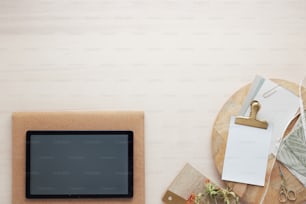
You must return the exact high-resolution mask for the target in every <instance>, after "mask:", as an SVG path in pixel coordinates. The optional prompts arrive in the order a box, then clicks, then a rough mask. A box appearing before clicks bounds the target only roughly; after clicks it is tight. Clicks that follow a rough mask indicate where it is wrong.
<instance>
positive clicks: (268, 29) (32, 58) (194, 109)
mask: <svg viewBox="0 0 306 204" xmlns="http://www.w3.org/2000/svg"><path fill="white" fill-rule="evenodd" d="M305 10H306V1H304V0H294V1H272V0H265V1H262V0H249V1H245V0H213V1H210V0H190V1H183V0H176V1H174V0H27V1H17V0H1V1H0V94H1V95H0V166H1V168H0V180H1V182H0V202H1V203H5V204H9V203H11V196H12V194H11V192H12V191H11V184H12V183H11V175H12V173H11V172H12V167H11V161H12V154H11V152H12V147H11V144H12V142H11V137H12V136H11V113H12V112H15V111H72V110H77V111H94V110H99V111H103V110H143V111H144V112H145V137H146V138H145V153H146V155H145V160H146V162H145V163H146V189H145V191H146V204H160V203H162V201H161V197H162V195H163V193H164V192H165V190H166V188H167V187H168V186H169V184H170V183H171V181H172V180H173V179H174V177H175V176H176V175H177V174H178V172H179V171H180V170H181V169H182V168H183V166H184V165H185V163H186V162H190V163H191V164H192V165H193V166H195V167H196V168H197V169H199V170H200V171H201V172H202V173H204V174H205V175H207V176H208V177H210V178H211V179H212V180H213V181H216V182H217V183H218V182H220V180H219V175H218V173H217V171H216V168H215V165H214V162H213V157H212V154H211V130H212V127H213V124H214V120H215V118H216V116H217V114H218V112H219V110H220V109H221V107H222V105H223V104H224V103H225V102H226V101H227V100H228V98H229V97H230V96H231V95H232V94H233V93H234V92H235V91H236V90H237V89H239V88H240V87H242V86H244V85H245V84H247V83H250V82H251V81H252V80H253V79H254V77H255V75H256V74H259V75H262V76H264V77H267V78H281V79H286V80H289V81H293V82H299V80H300V79H301V78H302V76H303V75H305V71H306V68H305V67H306V58H305V55H306V38H305V36H306V26H305V25H306V12H305Z"/></svg>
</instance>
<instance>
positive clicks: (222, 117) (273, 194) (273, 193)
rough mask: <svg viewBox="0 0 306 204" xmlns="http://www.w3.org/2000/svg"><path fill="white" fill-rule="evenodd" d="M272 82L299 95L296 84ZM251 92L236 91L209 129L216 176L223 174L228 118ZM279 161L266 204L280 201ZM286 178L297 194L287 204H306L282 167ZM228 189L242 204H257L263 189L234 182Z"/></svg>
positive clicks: (298, 185)
mask: <svg viewBox="0 0 306 204" xmlns="http://www.w3.org/2000/svg"><path fill="white" fill-rule="evenodd" d="M272 81H274V82H275V83H277V84H279V85H280V86H283V87H285V88H287V89H289V90H291V91H292V92H293V93H295V94H296V95H298V85H297V84H295V83H292V82H289V81H285V80H280V79H272ZM249 89H250V84H249V85H246V86H244V87H242V88H241V89H240V90H238V91H237V92H236V93H235V94H234V95H233V96H231V97H230V98H229V100H228V101H227V102H226V103H225V104H224V106H223V107H222V109H221V110H220V112H219V114H218V116H217V118H216V121H215V123H214V126H213V130H212V143H211V145H212V154H213V159H214V162H215V165H216V167H217V171H218V173H219V175H221V174H222V169H223V162H224V153H225V147H226V141H227V135H228V128H229V123H230V117H231V116H235V115H237V114H238V112H239V111H240V109H241V107H242V104H243V102H244V99H245V97H246V95H247V94H248V91H249ZM296 119H297V118H295V119H294V120H293V121H292V122H291V123H290V125H289V126H288V128H287V130H286V132H285V134H284V135H285V136H286V135H287V134H288V133H289V131H290V129H291V128H292V126H293V125H294V123H295V122H296ZM277 163H278V161H276V163H275V165H274V167H273V169H272V174H271V180H270V184H269V186H268V191H267V194H266V196H265V199H264V202H263V203H265V204H274V203H280V202H279V197H278V195H279V188H280V185H281V178H280V174H279V169H278V165H277ZM282 170H283V172H284V175H285V178H286V179H287V184H288V187H289V188H291V189H292V190H295V191H296V194H297V199H296V201H295V202H294V201H290V202H287V203H299V204H302V203H306V188H304V186H303V185H302V184H301V183H300V182H299V181H298V180H297V179H296V178H295V177H294V176H293V175H292V174H291V173H290V172H289V171H288V170H287V169H286V168H285V167H283V168H282ZM225 184H226V185H227V186H229V187H230V188H232V189H233V191H235V193H237V194H238V195H239V196H240V199H241V202H242V203H248V204H257V203H259V202H260V199H261V195H262V192H263V187H259V186H254V185H247V184H240V183H234V182H225Z"/></svg>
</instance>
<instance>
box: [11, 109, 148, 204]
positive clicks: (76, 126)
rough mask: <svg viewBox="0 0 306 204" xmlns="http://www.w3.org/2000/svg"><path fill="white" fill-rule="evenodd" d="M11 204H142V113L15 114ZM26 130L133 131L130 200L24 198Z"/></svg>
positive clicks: (13, 120) (143, 188) (143, 179)
mask: <svg viewBox="0 0 306 204" xmlns="http://www.w3.org/2000/svg"><path fill="white" fill-rule="evenodd" d="M12 123H13V126H12V128H13V129H12V134H13V142H12V145H13V147H12V149H13V156H12V162H13V173H12V176H13V178H12V179H13V181H12V182H13V184H12V188H13V189H12V203H13V204H34V203H35V204H38V203H39V204H40V203H44V204H68V203H69V204H81V203H82V204H86V203H90V204H98V203H99V204H106V203H108V204H119V203H126V204H144V203H145V183H144V182H145V178H144V172H145V171H144V113H143V112H140V111H139V112H137V111H124V112H120V111H118V112H113V111H109V112H17V113H13V116H12ZM27 130H132V131H133V132H134V196H133V198H132V199H45V200H42V199H26V198H25V163H26V161H25V147H26V131H27Z"/></svg>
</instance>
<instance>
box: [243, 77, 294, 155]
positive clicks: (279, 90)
mask: <svg viewBox="0 0 306 204" xmlns="http://www.w3.org/2000/svg"><path fill="white" fill-rule="evenodd" d="M254 100H257V101H259V103H260V105H261V108H260V110H259V112H258V114H257V118H258V119H259V120H266V121H267V122H268V123H269V125H272V126H273V133H272V137H273V142H272V143H271V146H270V150H269V152H270V153H273V154H274V155H276V153H277V150H278V147H279V144H280V141H281V138H282V137H283V134H284V132H285V130H286V128H287V126H288V124H289V122H290V121H291V120H292V119H293V117H294V116H295V114H296V113H297V110H298V108H299V98H298V97H297V96H296V95H294V94H293V93H292V92H291V91H289V90H287V89H285V88H283V87H281V86H279V85H278V84H276V83H274V82H272V81H271V80H268V79H265V81H264V82H263V84H262V86H261V88H260V89H259V90H258V92H257V94H256V95H255V97H254ZM247 103H248V104H250V101H248V102H247ZM249 113H250V108H249V109H248V110H247V112H246V113H244V115H245V116H248V115H249Z"/></svg>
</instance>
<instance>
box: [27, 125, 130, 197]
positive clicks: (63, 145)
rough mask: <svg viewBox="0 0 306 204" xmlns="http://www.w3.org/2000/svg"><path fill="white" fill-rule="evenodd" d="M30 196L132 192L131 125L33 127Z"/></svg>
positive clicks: (29, 158) (30, 134)
mask: <svg viewBox="0 0 306 204" xmlns="http://www.w3.org/2000/svg"><path fill="white" fill-rule="evenodd" d="M26 140H27V142H26V197H27V198H103V197H105V198H117V197H118V198H119V197H127V198H128V197H132V196H133V132H132V131H28V132H27V137H26Z"/></svg>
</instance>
